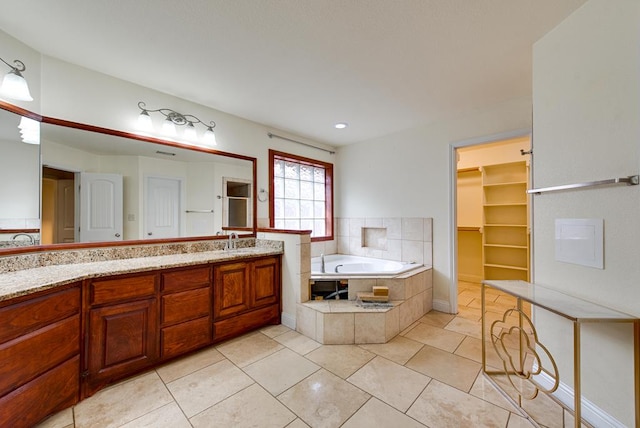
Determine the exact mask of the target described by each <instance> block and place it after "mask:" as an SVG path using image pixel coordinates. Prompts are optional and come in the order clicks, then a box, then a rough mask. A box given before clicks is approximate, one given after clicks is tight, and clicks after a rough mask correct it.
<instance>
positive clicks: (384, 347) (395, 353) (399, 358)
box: [360, 336, 424, 364]
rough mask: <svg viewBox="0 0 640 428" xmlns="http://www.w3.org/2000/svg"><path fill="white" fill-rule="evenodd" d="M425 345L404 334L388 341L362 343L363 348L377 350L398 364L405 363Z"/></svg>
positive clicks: (376, 351) (377, 352)
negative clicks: (369, 343)
mask: <svg viewBox="0 0 640 428" xmlns="http://www.w3.org/2000/svg"><path fill="white" fill-rule="evenodd" d="M423 346H424V344H422V343H420V342H416V341H415V340H411V339H407V338H406V337H402V336H396V337H394V338H393V339H392V340H390V341H389V342H387V343H380V344H372V345H360V347H361V348H364V349H366V350H368V351H371V352H375V353H376V354H378V355H380V356H382V357H385V358H386V359H388V360H391V361H393V362H395V363H398V364H405V363H406V362H407V361H409V360H410V359H411V357H413V356H414V355H415V354H416V352H418V351H419V350H420V348H422V347H423Z"/></svg>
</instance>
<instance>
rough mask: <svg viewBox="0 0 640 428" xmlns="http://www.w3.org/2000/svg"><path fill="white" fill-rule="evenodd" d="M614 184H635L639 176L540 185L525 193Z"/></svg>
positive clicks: (536, 193) (639, 178) (638, 181)
mask: <svg viewBox="0 0 640 428" xmlns="http://www.w3.org/2000/svg"><path fill="white" fill-rule="evenodd" d="M616 184H625V185H627V186H637V185H638V184H640V176H638V175H630V176H628V177H620V178H610V179H608V180H600V181H588V182H585V183H575V184H563V185H561V186H552V187H541V188H539V189H529V190H527V193H529V194H534V195H539V194H541V193H547V192H557V191H561V190H570V189H584V188H588V187H598V186H610V185H616Z"/></svg>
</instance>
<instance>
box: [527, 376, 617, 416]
mask: <svg viewBox="0 0 640 428" xmlns="http://www.w3.org/2000/svg"><path fill="white" fill-rule="evenodd" d="M534 370H535V368H534ZM534 379H535V381H536V382H538V383H539V384H540V385H542V386H543V387H544V388H551V387H552V386H553V383H554V382H553V378H552V377H551V376H549V375H548V374H547V373H545V372H542V373H540V374H539V375H537V376H534ZM553 396H554V397H555V398H556V399H558V400H560V401H561V402H562V403H564V405H565V406H567V407H568V408H570V409H573V407H574V398H573V397H574V394H573V388H572V387H570V386H569V385H567V384H565V383H563V382H560V385H558V389H557V390H556V391H555V392H554V393H553ZM581 411H582V418H583V419H584V420H585V421H587V422H589V423H590V424H591V425H593V426H594V427H614V428H625V427H626V425H625V424H623V423H621V422H620V421H618V420H617V419H616V418H614V417H613V416H611V415H610V414H608V413H607V412H605V411H604V410H602V409H601V408H600V407H598V406H596V405H595V404H594V403H592V402H591V401H589V400H587V399H586V398H584V397H582V409H581Z"/></svg>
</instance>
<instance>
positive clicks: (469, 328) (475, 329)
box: [444, 317, 482, 339]
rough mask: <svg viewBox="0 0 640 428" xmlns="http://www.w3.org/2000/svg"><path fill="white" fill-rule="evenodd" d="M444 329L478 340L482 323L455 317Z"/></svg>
mask: <svg viewBox="0 0 640 428" xmlns="http://www.w3.org/2000/svg"><path fill="white" fill-rule="evenodd" d="M444 329H445V330H448V331H455V332H456V333H460V334H465V335H467V336H471V337H475V338H476V339H480V337H481V329H482V322H481V321H473V320H470V319H467V318H462V317H455V318H454V319H452V320H451V322H450V323H449V324H447V326H446V327H445V328H444Z"/></svg>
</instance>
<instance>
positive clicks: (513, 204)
mask: <svg viewBox="0 0 640 428" xmlns="http://www.w3.org/2000/svg"><path fill="white" fill-rule="evenodd" d="M484 206H485V207H526V206H527V203H526V202H504V203H501V204H484Z"/></svg>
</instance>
